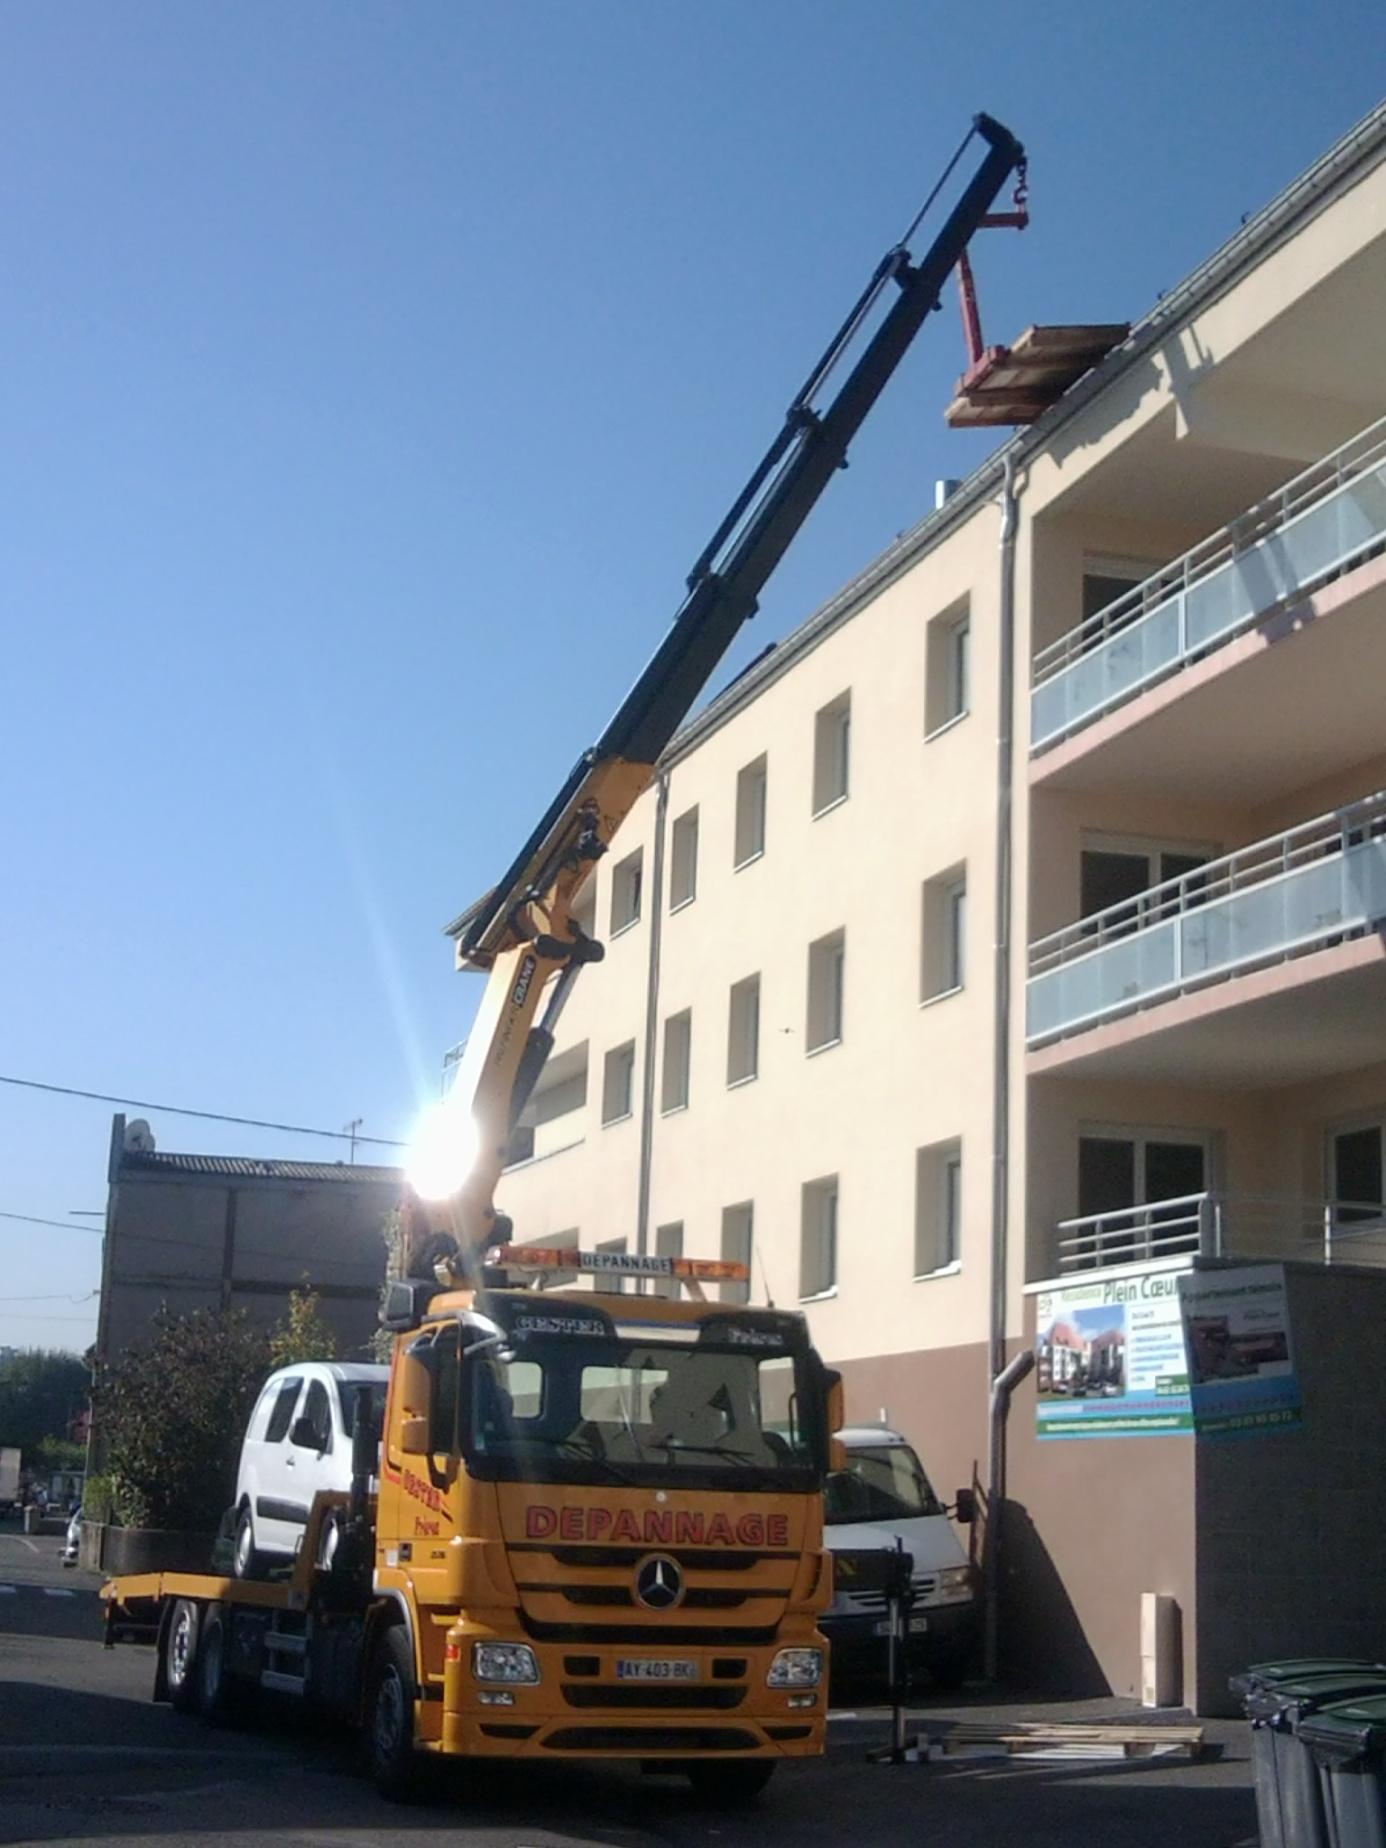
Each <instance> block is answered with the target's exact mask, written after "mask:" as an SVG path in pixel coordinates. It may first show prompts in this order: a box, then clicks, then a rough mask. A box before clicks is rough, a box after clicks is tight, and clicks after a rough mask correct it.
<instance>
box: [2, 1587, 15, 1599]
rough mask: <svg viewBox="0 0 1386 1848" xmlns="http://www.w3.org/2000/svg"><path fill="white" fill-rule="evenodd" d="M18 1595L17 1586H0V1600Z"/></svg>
mask: <svg viewBox="0 0 1386 1848" xmlns="http://www.w3.org/2000/svg"><path fill="white" fill-rule="evenodd" d="M18 1594H19V1587H18V1585H0V1598H6V1597H9V1598H13V1597H17V1596H18Z"/></svg>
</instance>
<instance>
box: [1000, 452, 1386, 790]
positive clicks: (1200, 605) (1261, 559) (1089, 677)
mask: <svg viewBox="0 0 1386 1848" xmlns="http://www.w3.org/2000/svg"><path fill="white" fill-rule="evenodd" d="M1383 544H1386V418H1383V419H1381V420H1379V421H1378V422H1376V423H1374V424H1371V425H1370V426H1369V427H1368V428H1367V429H1366V430H1364V431H1362V432H1361V433H1360V434H1359V435H1358V436H1355V437H1353V438H1352V439H1351V440H1350V441H1349V442H1347V443H1344V444H1343V446H1342V447H1341V448H1340V449H1337V450H1335V451H1334V452H1333V454H1332V455H1330V456H1327V457H1325V458H1324V459H1323V460H1322V461H1320V462H1316V463H1314V464H1313V466H1312V467H1310V468H1308V469H1306V470H1305V471H1304V473H1303V474H1301V475H1298V476H1296V477H1295V479H1294V480H1293V481H1291V482H1289V483H1288V484H1287V485H1286V486H1285V487H1283V488H1281V489H1280V490H1279V491H1278V492H1277V493H1275V494H1274V495H1272V496H1270V497H1269V498H1268V499H1267V500H1264V501H1261V502H1259V503H1258V504H1257V505H1256V506H1254V507H1252V508H1251V509H1250V510H1249V511H1248V512H1246V513H1245V514H1242V515H1241V516H1240V517H1239V518H1237V519H1236V520H1234V521H1232V522H1231V524H1230V525H1228V526H1225V527H1223V528H1222V529H1221V530H1220V531H1219V532H1217V533H1214V534H1213V535H1212V536H1211V537H1210V538H1208V539H1205V540H1203V541H1202V542H1201V543H1200V544H1198V545H1196V546H1195V547H1194V548H1193V549H1192V550H1191V551H1189V552H1186V553H1185V554H1184V555H1183V557H1182V558H1177V559H1175V560H1174V562H1173V563H1172V564H1169V565H1166V566H1164V567H1163V568H1162V569H1161V570H1159V571H1157V572H1155V573H1154V574H1153V575H1152V576H1151V577H1149V578H1147V579H1146V580H1145V582H1144V583H1142V584H1137V585H1136V586H1135V587H1134V588H1133V589H1132V590H1130V591H1128V592H1127V593H1126V594H1125V595H1124V596H1122V597H1119V598H1117V600H1116V601H1115V602H1113V603H1110V604H1108V605H1107V607H1106V608H1105V609H1102V610H1099V611H1098V612H1097V613H1096V614H1095V615H1094V616H1091V617H1089V619H1088V620H1087V621H1086V622H1083V623H1080V624H1079V625H1078V627H1077V628H1075V629H1071V630H1069V632H1068V633H1067V634H1066V635H1063V636H1061V637H1060V638H1059V640H1058V641H1056V642H1054V643H1051V645H1050V646H1049V647H1048V648H1045V649H1043V650H1041V651H1040V653H1039V654H1038V655H1037V656H1036V657H1035V666H1034V686H1033V690H1032V692H1031V696H1030V749H1031V754H1032V756H1037V755H1039V754H1041V753H1043V752H1045V751H1048V750H1050V749H1052V748H1053V747H1054V746H1055V745H1057V744H1059V743H1061V742H1062V741H1063V740H1065V739H1067V738H1071V737H1072V736H1073V735H1074V734H1075V733H1076V732H1079V731H1081V730H1082V729H1083V727H1085V726H1088V725H1090V724H1092V723H1093V722H1094V721H1095V720H1097V719H1099V718H1101V717H1103V716H1104V715H1105V714H1107V713H1110V712H1112V711H1113V710H1114V709H1115V708H1117V707H1119V706H1121V705H1123V704H1124V703H1125V702H1127V701H1129V700H1132V699H1134V698H1136V697H1137V696H1138V695H1139V694H1142V693H1144V692H1146V691H1148V690H1149V689H1150V688H1152V687H1154V686H1156V685H1157V684H1159V683H1160V682H1161V681H1163V680H1166V679H1167V678H1169V677H1170V676H1171V675H1174V674H1176V673H1179V672H1180V671H1182V670H1184V669H1187V668H1188V667H1190V666H1191V665H1192V664H1194V663H1195V662H1199V661H1202V660H1204V659H1206V658H1207V657H1208V656H1209V655H1210V654H1212V653H1214V652H1215V651H1217V650H1218V649H1221V648H1224V647H1226V646H1227V645H1228V644H1229V643H1230V642H1232V641H1234V640H1235V639H1236V638H1237V637H1238V636H1240V635H1242V634H1244V633H1245V632H1247V631H1248V630H1251V629H1253V628H1254V627H1255V626H1256V625H1257V624H1258V623H1260V622H1261V621H1262V620H1263V619H1264V618H1266V617H1268V616H1270V615H1272V614H1273V613H1274V612H1275V611H1277V610H1278V609H1281V608H1283V607H1284V606H1285V605H1287V604H1289V603H1290V602H1292V601H1294V600H1296V599H1300V598H1303V597H1305V596H1307V595H1309V594H1310V593H1312V592H1314V591H1315V590H1317V589H1319V588H1320V587H1322V586H1323V585H1325V584H1327V583H1328V582H1330V581H1331V580H1332V579H1333V578H1334V577H1336V576H1337V575H1339V574H1340V573H1342V572H1344V571H1347V570H1350V569H1351V568H1352V567H1353V566H1355V565H1356V564H1358V563H1360V562H1361V561H1363V560H1364V559H1366V558H1368V557H1370V556H1371V555H1372V554H1373V553H1374V552H1375V551H1377V550H1378V549H1379V548H1380V547H1382V546H1383Z"/></svg>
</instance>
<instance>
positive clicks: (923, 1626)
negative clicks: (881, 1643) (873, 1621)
mask: <svg viewBox="0 0 1386 1848" xmlns="http://www.w3.org/2000/svg"><path fill="white" fill-rule="evenodd" d="M928 1627H929V1619H928V1618H927V1617H911V1618H910V1620H909V1623H908V1625H907V1628H908V1630H909V1633H910V1635H911V1636H922V1635H923V1633H924V1632H925V1630H927V1629H928ZM876 1634H877V1636H889V1635H890V1619H889V1617H887V1618H886V1619H885V1621H884V1623H878V1624H877V1625H876Z"/></svg>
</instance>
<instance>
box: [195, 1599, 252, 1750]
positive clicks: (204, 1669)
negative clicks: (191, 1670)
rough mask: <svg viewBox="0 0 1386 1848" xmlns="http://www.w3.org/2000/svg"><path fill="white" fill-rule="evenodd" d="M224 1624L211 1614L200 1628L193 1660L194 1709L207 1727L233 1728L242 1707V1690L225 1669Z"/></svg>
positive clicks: (216, 1613) (225, 1640)
mask: <svg viewBox="0 0 1386 1848" xmlns="http://www.w3.org/2000/svg"><path fill="white" fill-rule="evenodd" d="M226 1656H227V1637H226V1624H225V1621H224V1620H223V1618H222V1617H221V1615H220V1614H219V1613H218V1612H216V1611H213V1613H212V1615H211V1616H210V1617H208V1618H207V1620H206V1622H205V1623H204V1624H203V1626H202V1647H201V1649H200V1650H199V1651H198V1658H197V1688H198V1702H197V1704H198V1707H199V1709H200V1710H201V1713H202V1717H203V1719H204V1720H206V1722H207V1724H208V1725H209V1726H234V1725H235V1724H236V1723H237V1721H238V1720H239V1719H240V1717H241V1714H242V1711H243V1707H244V1698H243V1697H244V1694H245V1689H244V1688H243V1687H242V1685H241V1683H240V1682H239V1681H237V1680H236V1678H235V1677H234V1676H233V1675H232V1674H231V1672H230V1669H229V1668H228V1666H227V1661H226Z"/></svg>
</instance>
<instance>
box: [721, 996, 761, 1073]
mask: <svg viewBox="0 0 1386 1848" xmlns="http://www.w3.org/2000/svg"><path fill="white" fill-rule="evenodd" d="M759 1071H760V977H759V976H758V975H748V976H747V977H746V978H745V980H744V981H741V982H737V983H736V984H735V985H734V986H733V988H732V991H731V1001H730V1006H729V1008H728V1018H727V1083H728V1084H743V1083H744V1082H745V1081H746V1079H748V1078H754V1077H755V1076H756V1075H757V1074H758V1073H759Z"/></svg>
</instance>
